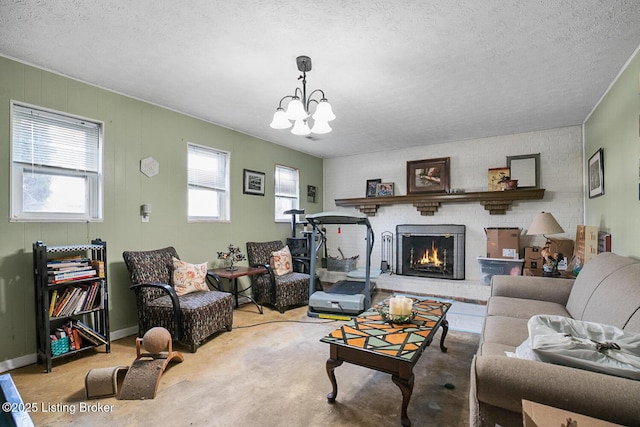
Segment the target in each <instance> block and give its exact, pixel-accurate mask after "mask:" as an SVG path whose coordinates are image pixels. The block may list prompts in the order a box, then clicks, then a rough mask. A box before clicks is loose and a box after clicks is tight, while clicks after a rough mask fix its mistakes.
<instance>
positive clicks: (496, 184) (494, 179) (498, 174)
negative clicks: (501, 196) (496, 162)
mask: <svg viewBox="0 0 640 427" xmlns="http://www.w3.org/2000/svg"><path fill="white" fill-rule="evenodd" d="M510 176H511V171H510V170H509V168H504V167H502V168H489V172H488V173H487V181H488V182H489V185H488V190H489V191H502V186H501V185H500V182H502V181H503V180H505V179H509V178H510Z"/></svg>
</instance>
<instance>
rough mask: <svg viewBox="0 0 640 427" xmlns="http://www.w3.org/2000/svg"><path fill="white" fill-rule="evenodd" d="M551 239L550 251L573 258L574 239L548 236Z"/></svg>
mask: <svg viewBox="0 0 640 427" xmlns="http://www.w3.org/2000/svg"><path fill="white" fill-rule="evenodd" d="M547 240H549V242H551V243H550V245H549V252H551V253H552V254H555V253H561V254H562V255H564V256H565V258H568V259H571V257H572V256H573V240H571V239H566V238H563V237H547Z"/></svg>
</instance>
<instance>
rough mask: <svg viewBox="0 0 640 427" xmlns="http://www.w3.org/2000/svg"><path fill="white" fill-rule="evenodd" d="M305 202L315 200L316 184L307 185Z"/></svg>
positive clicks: (313, 201)
mask: <svg viewBox="0 0 640 427" xmlns="http://www.w3.org/2000/svg"><path fill="white" fill-rule="evenodd" d="M307 202H310V203H315V202H316V186H315V185H307Z"/></svg>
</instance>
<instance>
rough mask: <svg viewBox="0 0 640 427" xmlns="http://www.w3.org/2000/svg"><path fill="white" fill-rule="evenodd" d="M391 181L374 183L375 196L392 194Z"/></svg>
mask: <svg viewBox="0 0 640 427" xmlns="http://www.w3.org/2000/svg"><path fill="white" fill-rule="evenodd" d="M393 187H394V185H393V182H383V183H380V184H376V197H388V196H393V190H394V189H393Z"/></svg>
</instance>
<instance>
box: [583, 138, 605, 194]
mask: <svg viewBox="0 0 640 427" xmlns="http://www.w3.org/2000/svg"><path fill="white" fill-rule="evenodd" d="M587 171H588V173H589V198H590V199H593V198H594V197H598V196H602V195H603V194H604V150H603V149H602V148H599V149H598V151H596V152H595V153H594V154H593V156H591V157H590V158H589V164H588V165H587Z"/></svg>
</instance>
